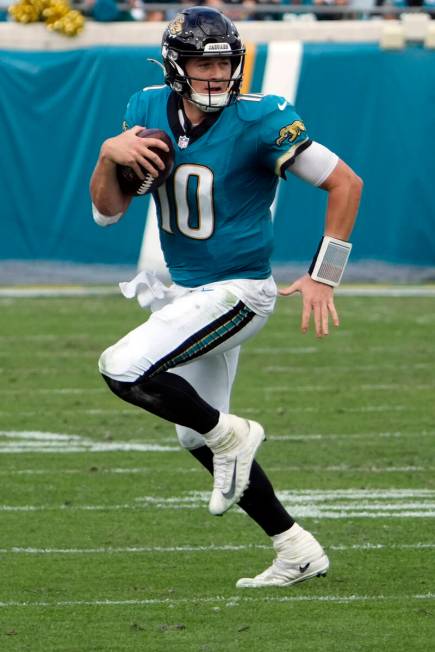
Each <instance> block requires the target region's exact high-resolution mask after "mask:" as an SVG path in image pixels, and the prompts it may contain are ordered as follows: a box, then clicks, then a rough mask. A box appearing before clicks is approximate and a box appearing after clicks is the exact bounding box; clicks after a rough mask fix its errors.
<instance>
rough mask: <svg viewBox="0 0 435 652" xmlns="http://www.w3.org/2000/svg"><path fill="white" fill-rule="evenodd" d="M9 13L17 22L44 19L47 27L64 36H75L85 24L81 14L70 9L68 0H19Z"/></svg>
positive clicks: (33, 21)
mask: <svg viewBox="0 0 435 652" xmlns="http://www.w3.org/2000/svg"><path fill="white" fill-rule="evenodd" d="M9 13H10V15H11V16H12V18H13V19H14V20H16V21H17V22H18V23H24V24H26V23H36V22H38V21H44V22H45V24H46V26H47V29H49V30H50V31H56V32H59V33H60V34H64V35H65V36H77V34H80V32H81V31H82V30H83V28H84V25H85V17H84V16H83V14H81V13H80V11H77V10H75V9H71V6H70V4H69V2H68V0H19V2H17V3H16V4H14V5H12V6H11V7H10V8H9Z"/></svg>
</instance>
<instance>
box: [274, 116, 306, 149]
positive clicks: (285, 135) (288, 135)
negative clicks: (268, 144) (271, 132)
mask: <svg viewBox="0 0 435 652" xmlns="http://www.w3.org/2000/svg"><path fill="white" fill-rule="evenodd" d="M303 131H306V129H305V125H304V123H303V122H302V121H301V120H295V121H294V122H292V123H291V125H287V127H283V128H282V129H280V130H279V138H277V139H276V141H275V142H276V144H277V145H282V143H283V142H284V141H285V140H287V139H288V141H289V143H292V142H293V141H295V140H296V138H297V137H298V136H300V135H301V133H302V132H303Z"/></svg>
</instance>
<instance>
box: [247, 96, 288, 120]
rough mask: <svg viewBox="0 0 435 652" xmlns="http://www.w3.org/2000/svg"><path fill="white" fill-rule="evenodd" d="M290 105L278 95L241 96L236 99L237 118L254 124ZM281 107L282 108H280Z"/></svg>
mask: <svg viewBox="0 0 435 652" xmlns="http://www.w3.org/2000/svg"><path fill="white" fill-rule="evenodd" d="M287 106H291V104H290V103H289V102H288V101H287V100H286V99H285V97H281V96H280V95H262V94H261V93H246V94H243V95H242V94H241V95H239V96H238V98H237V111H238V114H239V117H240V118H241V119H242V120H245V121H246V122H256V121H258V120H261V119H262V118H264V116H266V115H269V113H273V112H274V111H282V110H283V109H285V108H286V107H287ZM280 107H282V108H280Z"/></svg>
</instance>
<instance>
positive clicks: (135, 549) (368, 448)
mask: <svg viewBox="0 0 435 652" xmlns="http://www.w3.org/2000/svg"><path fill="white" fill-rule="evenodd" d="M337 304H338V308H339V311H340V315H341V318H342V327H341V328H340V329H339V330H338V331H335V332H333V333H332V334H331V336H330V337H329V338H328V339H326V340H322V341H319V340H316V339H315V338H314V336H313V335H312V334H309V335H306V336H301V335H300V334H299V332H298V324H299V306H298V300H297V299H295V298H293V299H292V300H287V301H284V300H281V301H280V302H279V306H278V310H277V311H276V313H275V315H274V316H273V318H272V319H271V320H270V322H269V324H268V325H267V327H266V328H265V329H264V330H263V331H262V332H261V333H260V334H259V335H258V336H257V337H256V338H255V339H254V340H253V341H252V342H249V343H248V344H247V345H246V346H245V348H244V351H243V353H242V356H241V363H240V372H239V376H238V379H237V382H236V386H235V389H234V398H233V411H234V412H236V413H239V414H242V415H246V416H250V417H252V418H255V419H258V420H260V421H261V422H263V423H264V424H265V425H266V427H267V431H268V434H269V441H268V442H266V443H265V444H264V446H263V447H262V449H261V451H260V454H259V461H260V462H261V464H262V465H263V466H264V467H265V469H266V470H267V471H268V473H269V475H270V477H271V479H272V481H273V483H274V485H275V487H276V490H277V491H278V492H279V494H280V496H281V498H282V500H283V502H284V503H285V504H286V505H287V506H288V508H289V510H290V511H291V512H293V513H294V515H295V516H296V517H297V519H298V521H299V522H300V523H302V524H303V525H304V526H305V527H307V528H308V529H310V530H311V531H312V532H313V533H315V535H316V536H317V537H318V538H319V539H320V541H321V542H322V544H323V545H324V546H325V547H326V548H327V549H328V551H329V555H330V558H331V570H330V573H329V575H328V577H327V578H326V579H319V580H313V581H312V582H307V583H303V584H300V585H298V586H295V587H293V588H291V589H286V590H278V589H268V590H261V591H249V590H245V591H240V590H236V589H235V588H234V583H235V581H236V580H237V579H238V577H240V576H244V575H245V576H246V575H249V574H251V573H257V572H260V571H261V570H263V569H264V568H265V567H266V566H267V565H268V564H269V563H270V561H271V559H272V552H271V550H270V549H269V547H268V545H269V542H268V539H267V537H266V536H265V535H264V534H263V533H262V532H261V531H260V530H259V529H258V527H257V526H256V525H255V524H254V523H252V522H250V521H249V519H248V518H246V517H245V516H244V515H243V514H242V513H241V512H240V511H238V510H232V511H231V512H230V513H228V514H227V515H225V517H224V518H222V519H213V518H212V517H210V516H208V514H207V509H206V504H207V494H208V492H209V489H210V479H209V476H208V475H207V474H206V473H205V472H204V471H203V470H202V469H201V468H200V467H199V466H198V465H197V463H196V462H195V460H194V459H193V458H191V457H190V456H189V455H188V454H187V453H185V452H183V451H180V450H178V449H177V445H176V440H175V435H174V434H173V429H172V426H171V425H170V424H167V423H165V422H161V421H159V420H158V419H156V418H154V417H152V416H150V415H146V414H145V413H143V412H141V411H140V410H139V409H137V408H134V407H131V406H128V405H127V404H124V403H121V402H120V401H119V400H117V399H116V398H115V397H114V396H112V395H111V394H110V393H109V392H108V390H107V389H106V388H105V386H104V384H103V383H102V381H101V380H100V378H99V375H98V373H97V370H96V359H97V357H98V355H99V352H100V351H101V350H103V349H104V348H105V347H106V346H108V345H109V344H111V343H112V342H113V341H115V340H116V339H118V338H119V337H120V336H121V335H122V334H124V333H125V332H126V331H127V330H129V329H130V328H132V327H134V326H136V325H137V324H138V323H139V321H140V320H141V319H142V318H143V313H142V312H141V311H140V310H139V308H138V307H137V306H136V305H135V304H132V303H127V302H125V300H122V299H120V298H117V297H92V298H80V299H74V298H66V299H65V298H64V299H59V298H39V299H11V298H8V299H6V298H4V299H1V300H0V308H1V314H2V330H1V339H0V341H1V344H2V347H1V356H0V367H1V385H2V391H1V404H0V423H1V426H0V428H1V432H0V448H1V450H2V453H3V454H2V455H1V456H0V508H1V521H2V527H1V529H0V556H1V562H2V563H1V568H2V570H1V583H0V649H1V650H2V651H3V650H5V651H9V650H10V651H21V650H30V651H31V652H48V651H50V652H51V651H55V650H56V651H57V650H59V651H60V650H62V651H71V652H72V651H74V652H75V651H77V652H88V651H91V650H92V651H93V650H95V651H96V650H101V651H104V652H110V651H112V650H113V651H115V650H128V651H136V650H147V651H149V652H159V651H160V650H162V651H168V650H169V651H172V650H173V651H174V652H175V651H176V652H178V651H180V652H184V651H186V652H194V651H195V652H196V651H198V652H221V651H222V652H226V651H233V650H234V651H235V650H241V651H245V650H246V651H247V650H249V651H257V650H258V651H260V650H261V652H275V651H278V650H285V651H287V650H302V651H303V652H305V651H311V650H313V651H318V650H322V651H326V652H329V651H335V650H337V651H338V650H339V651H343V650H346V651H347V650H364V651H367V652H368V651H370V652H372V651H373V650H376V651H388V652H389V651H392V650H394V651H401V650H408V649H409V648H411V649H413V650H417V651H418V650H425V651H426V650H428V649H430V648H431V646H432V645H433V635H434V631H435V605H434V599H435V590H434V582H435V570H434V564H433V555H434V550H435V524H434V516H435V480H434V469H435V460H434V457H435V454H434V439H435V427H434V423H435V419H434V416H435V409H434V405H433V403H434V402H433V393H434V386H435V381H434V377H433V363H434V359H435V346H434V343H433V336H432V334H433V327H434V324H435V316H434V311H433V305H432V304H433V299H430V298H424V297H408V298H405V297H403V298H400V297H394V298H376V297H370V298H363V297H360V298H357V297H340V298H338V299H337ZM32 432H33V433H34V434H33V435H32V434H31V433H32ZM29 433H30V434H29ZM38 433H39V434H38ZM41 433H57V434H58V438H57V439H55V438H53V435H52V436H51V437H50V436H48V438H47V436H46V439H44V438H43V437H44V435H41ZM67 435H69V436H70V439H68V438H66V436H67ZM144 444H145V445H146V444H149V445H151V444H159V445H160V446H161V447H162V449H161V450H155V451H146V450H142V451H141V450H137V449H139V448H140V445H142V446H143V445H144ZM128 445H130V446H128ZM122 446H124V450H120V448H121V447H122ZM111 447H112V448H113V449H114V450H109V449H110V448H111ZM129 448H130V449H129ZM92 449H93V450H92ZM135 449H136V450H135ZM228 546H230V547H228Z"/></svg>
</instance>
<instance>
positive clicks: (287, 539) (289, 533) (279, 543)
mask: <svg viewBox="0 0 435 652" xmlns="http://www.w3.org/2000/svg"><path fill="white" fill-rule="evenodd" d="M301 532H304V530H303V528H301V526H300V525H298V524H297V523H293V525H292V526H291V527H289V529H288V530H285V531H284V532H280V533H279V534H275V535H274V536H272V537H271V539H272V543H273V547H274V548H275V550H277V551H278V550H280V549H282V547H283V546H285V545H286V544H289V543H293V541H294V540H295V539H297V537H298V535H299V534H300V533H301Z"/></svg>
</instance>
